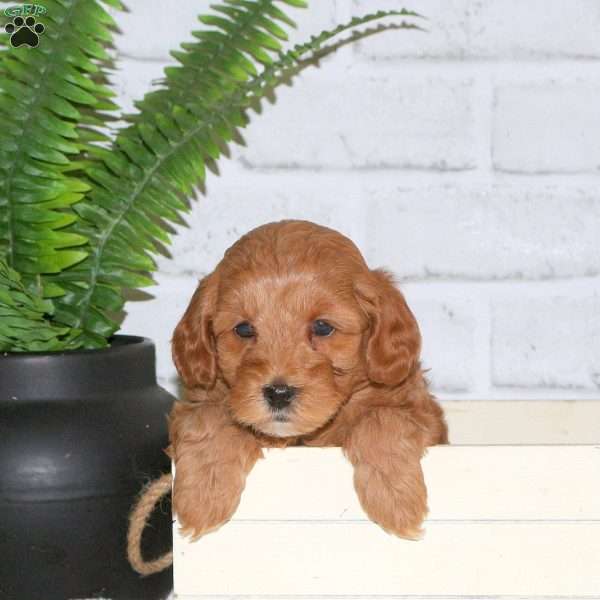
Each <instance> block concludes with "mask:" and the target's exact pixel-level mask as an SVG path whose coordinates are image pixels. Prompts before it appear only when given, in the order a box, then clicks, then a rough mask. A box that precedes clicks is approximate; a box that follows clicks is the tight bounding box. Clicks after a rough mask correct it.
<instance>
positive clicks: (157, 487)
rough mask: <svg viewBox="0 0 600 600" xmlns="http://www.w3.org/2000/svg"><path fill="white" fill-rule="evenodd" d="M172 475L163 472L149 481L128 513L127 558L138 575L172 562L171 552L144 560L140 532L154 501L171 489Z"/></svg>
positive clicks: (157, 570)
mask: <svg viewBox="0 0 600 600" xmlns="http://www.w3.org/2000/svg"><path fill="white" fill-rule="evenodd" d="M172 484H173V476H172V475H171V473H165V474H164V475H162V476H161V477H159V478H158V479H155V480H154V481H153V482H151V483H150V484H149V485H148V486H147V487H146V488H145V490H144V491H143V493H142V494H141V495H140V497H139V499H138V501H137V502H136V503H135V504H134V506H133V508H132V509H131V514H130V515H129V531H128V532H127V558H128V559H129V564H130V565H131V566H132V567H133V569H134V570H135V571H137V572H138V573H139V574H140V575H152V573H158V572H159V571H162V570H164V569H166V568H167V567H170V566H171V564H172V563H173V552H167V553H166V554H163V555H162V556H160V557H159V558H157V559H155V560H150V561H145V560H144V559H143V558H142V533H143V532H144V528H145V527H146V524H147V523H148V519H149V518H150V515H151V514H152V511H153V510H154V507H155V506H156V503H157V502H158V501H159V500H160V499H161V498H163V497H164V496H166V495H167V494H168V493H169V492H170V491H171V486H172Z"/></svg>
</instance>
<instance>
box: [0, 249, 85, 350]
mask: <svg viewBox="0 0 600 600" xmlns="http://www.w3.org/2000/svg"><path fill="white" fill-rule="evenodd" d="M53 310H54V309H53V306H52V302H51V301H50V300H47V299H43V298H41V297H40V296H36V295H35V294H33V293H32V292H30V291H29V290H27V288H25V286H24V285H23V283H22V282H21V277H20V275H19V274H18V273H17V272H16V271H15V270H14V269H11V268H10V267H9V266H8V264H7V263H6V261H4V260H2V259H0V352H51V351H55V350H75V349H76V348H78V347H80V346H81V339H80V331H78V330H76V329H71V328H70V327H59V326H56V325H55V324H53V323H52V321H51V320H50V317H51V316H52V313H53Z"/></svg>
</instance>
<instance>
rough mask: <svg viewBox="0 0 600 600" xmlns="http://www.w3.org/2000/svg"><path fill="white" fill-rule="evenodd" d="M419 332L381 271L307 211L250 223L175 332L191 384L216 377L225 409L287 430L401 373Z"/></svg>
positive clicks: (315, 420) (299, 431) (415, 350)
mask: <svg viewBox="0 0 600 600" xmlns="http://www.w3.org/2000/svg"><path fill="white" fill-rule="evenodd" d="M419 350H420V335H419V330H418V327H417V324H416V322H415V319H414V317H413V316H412V313H411V312H410V310H409V309H408V307H407V305H406V303H405V301H404V298H403V297H402V295H401V294H400V292H399V291H398V290H397V289H396V288H395V287H394V285H393V283H392V281H391V279H390V277H389V276H388V275H387V274H386V273H384V272H382V271H370V270H369V269H368V268H367V266H366V264H365V262H364V259H363V258H362V256H361V254H360V252H359V251H358V249H357V248H356V246H355V245H354V244H353V243H352V242H351V241H350V240H349V239H347V238H345V237H344V236H342V235H341V234H339V233H337V232H335V231H333V230H331V229H327V228H325V227H321V226H318V225H315V224H312V223H308V222H305V221H283V222H280V223H271V224H269V225H264V226H262V227H259V228H258V229H255V230H253V231H251V232H250V233H248V234H247V235H245V236H244V237H242V238H241V239H240V240H239V241H238V242H236V243H235V244H234V245H233V246H232V247H231V248H230V249H229V250H228V251H227V252H226V253H225V256H224V258H223V260H222V261H221V263H220V264H219V265H218V266H217V268H216V269H215V271H214V272H213V273H211V274H210V275H209V276H207V277H206V278H205V279H203V280H202V281H201V282H200V285H199V286H198V289H197V290H196V292H195V294H194V296H193V298H192V301H191V303H190V305H189V306H188V309H187V310H186V312H185V314H184V316H183V318H182V320H181V321H180V323H179V324H178V326H177V328H176V330H175V334H174V336H173V357H174V361H175V364H176V366H177V369H178V371H179V373H180V375H181V377H182V379H183V381H184V384H185V385H186V387H188V388H195V387H202V388H206V389H210V388H211V387H212V386H214V384H215V382H216V380H217V378H220V379H222V380H223V381H224V382H225V384H226V386H227V388H228V393H227V395H226V398H225V401H226V402H227V403H228V405H229V410H230V412H231V415H232V417H233V418H234V419H235V420H236V421H238V422H239V423H241V424H244V425H248V426H251V427H252V428H254V429H255V430H257V431H260V432H261V433H264V434H267V435H272V436H277V437H288V436H298V435H303V434H307V433H310V432H313V431H315V430H316V429H319V428H320V427H322V426H324V425H325V424H326V423H328V422H329V421H330V420H331V419H332V418H334V417H335V415H336V413H337V412H338V411H339V409H340V408H341V407H342V406H343V404H344V403H345V402H346V401H347V400H348V399H349V398H350V396H351V395H352V393H353V391H354V390H356V389H357V388H358V387H364V386H365V385H369V384H375V385H384V386H393V385H397V384H399V383H401V382H402V381H403V380H404V379H405V378H406V377H407V376H408V374H409V373H410V372H411V371H412V370H413V368H414V367H415V365H416V364H417V363H418V355H419Z"/></svg>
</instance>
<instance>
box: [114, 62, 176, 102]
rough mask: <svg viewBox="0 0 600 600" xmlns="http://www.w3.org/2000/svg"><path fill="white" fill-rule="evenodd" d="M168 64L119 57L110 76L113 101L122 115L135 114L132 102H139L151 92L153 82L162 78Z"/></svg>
mask: <svg viewBox="0 0 600 600" xmlns="http://www.w3.org/2000/svg"><path fill="white" fill-rule="evenodd" d="M167 64H169V63H168V62H145V61H140V60H135V59H131V58H125V57H120V58H119V59H118V61H117V68H116V70H115V71H114V72H112V73H111V74H110V82H111V89H113V90H114V91H115V92H116V94H117V95H116V97H115V99H114V101H115V102H116V103H117V104H118V105H119V107H120V108H121V112H123V113H131V112H137V109H136V108H135V107H134V105H133V103H134V101H137V100H141V99H142V98H143V97H144V95H145V94H146V93H148V92H149V91H151V89H152V85H153V83H152V82H153V81H156V80H158V79H161V78H162V77H163V76H164V73H163V70H164V68H165V67H166V66H167Z"/></svg>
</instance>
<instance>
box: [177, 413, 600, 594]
mask: <svg viewBox="0 0 600 600" xmlns="http://www.w3.org/2000/svg"><path fill="white" fill-rule="evenodd" d="M444 407H445V409H446V411H447V414H448V420H449V423H450V431H451V441H452V443H453V444H454V445H451V446H447V447H436V448H432V449H430V451H429V452H428V454H427V456H426V457H425V459H424V461H423V467H424V471H425V476H426V480H427V486H428V489H429V506H430V514H429V518H428V519H427V521H426V523H425V529H426V534H425V537H424V539H423V540H421V541H418V542H412V541H406V540H401V539H398V538H396V537H394V536H391V535H388V534H386V533H385V532H383V531H382V530H381V529H380V528H379V527H377V526H376V525H374V524H373V523H371V522H370V521H369V520H368V519H367V518H366V516H365V514H364V513H363V511H362V509H361V507H360V505H359V503H358V500H357V498H356V494H355V492H354V489H353V486H352V468H351V466H350V464H349V463H348V462H347V461H346V460H345V459H344V458H343V456H342V454H341V451H340V450H339V449H336V448H328V449H320V448H289V449H285V450H269V451H268V452H267V453H266V459H265V460H261V461H259V463H258V464H257V465H256V467H255V469H254V470H253V471H252V473H251V474H250V477H249V479H248V484H247V487H246V490H245V492H244V494H243V497H242V502H241V504H240V507H239V509H238V511H237V513H236V514H235V516H234V518H233V519H232V520H231V522H230V523H228V524H226V525H225V526H224V527H222V528H221V529H220V530H219V531H217V532H215V533H211V534H209V535H207V536H205V537H204V538H202V539H201V540H199V541H198V542H195V543H190V542H188V541H187V540H185V539H183V538H181V537H180V536H179V535H178V533H177V523H175V527H174V538H175V539H174V556H175V558H174V560H175V598H176V599H177V600H198V599H200V598H202V599H207V598H221V599H224V598H240V599H241V598H248V599H250V598H252V599H254V600H257V599H260V598H265V599H269V600H279V599H283V598H286V599H288V600H291V599H292V598H296V597H297V598H300V597H302V598H310V599H311V600H318V599H325V598H327V599H332V598H335V599H336V600H337V599H341V598H354V599H358V598H365V599H366V598H369V599H374V598H388V599H389V598H391V597H392V598H406V597H410V598H415V597H418V598H424V597H435V598H438V599H439V598H456V597H471V598H482V597H491V596H494V597H509V598H510V597H515V598H516V597H519V598H534V597H539V598H546V599H547V598H586V599H591V598H600V402H596V401H589V402H551V403H550V402H476V403H474V402H465V403H462V402H461V403H446V404H445V405H444ZM484 441H487V442H488V445H483V444H481V442H484ZM464 444H475V445H464ZM490 444H494V445H490ZM498 444H505V445H498Z"/></svg>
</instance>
